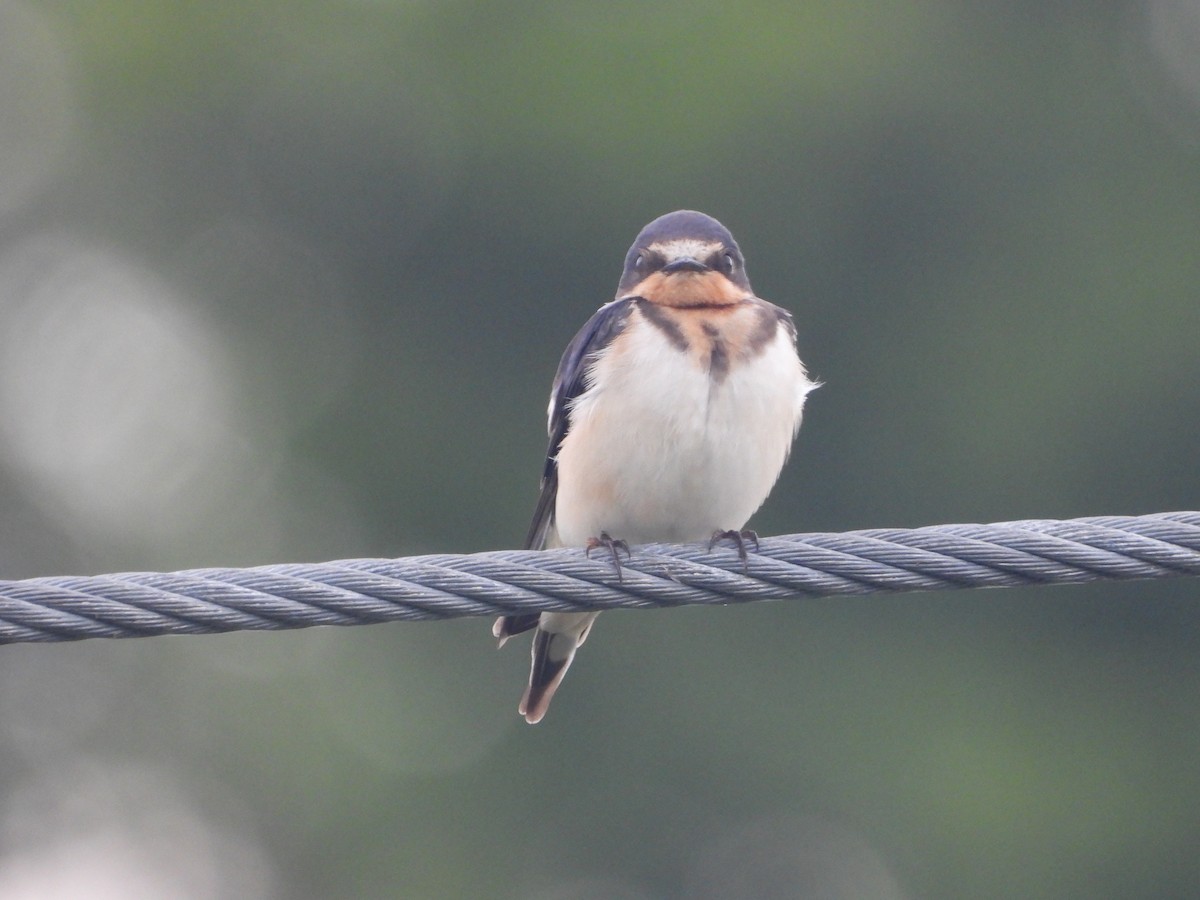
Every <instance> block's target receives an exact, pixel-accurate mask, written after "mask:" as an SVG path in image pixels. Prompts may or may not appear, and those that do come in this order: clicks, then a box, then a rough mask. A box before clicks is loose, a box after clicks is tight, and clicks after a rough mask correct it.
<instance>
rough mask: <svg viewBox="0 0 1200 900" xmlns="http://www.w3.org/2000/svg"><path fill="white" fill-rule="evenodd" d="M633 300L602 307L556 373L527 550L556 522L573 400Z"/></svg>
mask: <svg viewBox="0 0 1200 900" xmlns="http://www.w3.org/2000/svg"><path fill="white" fill-rule="evenodd" d="M633 303H634V301H633V299H632V298H625V299H622V300H613V301H612V302H611V303H606V304H605V305H604V306H602V307H600V308H599V309H598V310H596V312H595V314H594V315H593V316H592V317H591V318H590V319H588V320H587V322H586V324H584V326H583V327H582V328H581V329H579V333H578V334H577V335H575V337H574V338H572V340H571V343H569V344H567V349H566V350H565V351H563V355H562V360H561V361H560V362H559V364H558V372H557V374H555V376H554V387H552V388H551V389H550V428H549V431H550V445H549V447H547V449H546V466H545V468H544V469H543V470H542V493H541V496H540V497H538V503H537V508H536V509H535V510H534V513H533V522H532V523H530V525H529V535H528V536H527V537H526V538H525V549H526V550H540V549H542V548H543V547H545V545H546V538H547V536H548V535H549V534H550V529H551V528H552V527H553V525H554V501H555V500H556V499H557V497H558V459H557V457H558V448H559V447H561V446H562V442H563V438H565V437H566V436H567V429H568V428H569V427H570V416H569V414H568V413H569V406H570V403H571V401H572V400H574V399H575V398H576V397H578V396H579V395H580V394H582V393H583V392H584V391H585V390H587V384H586V376H587V370H588V367H589V366H590V365H591V363H592V361H593V360H594V359H595V358H596V354H598V353H599V352H600V351H601V350H603V349H604V348H605V347H607V346H608V345H609V343H611V342H612V339H613V338H614V337H616V336H617V335H618V334H620V333H621V330H622V329H623V328H624V327H625V323H626V322H628V321H629V311H630V309H631V308H632V307H633Z"/></svg>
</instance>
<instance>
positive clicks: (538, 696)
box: [518, 613, 598, 725]
mask: <svg viewBox="0 0 1200 900" xmlns="http://www.w3.org/2000/svg"><path fill="white" fill-rule="evenodd" d="M597 615H598V613H543V614H542V616H541V621H540V622H539V623H538V627H537V631H535V632H534V634H533V648H532V651H531V655H532V657H533V661H532V665H531V666H530V669H529V686H528V687H527V688H525V694H524V696H523V697H521V704H520V706H519V707H518V711H519V712H520V713H521V715H523V716H524V717H525V721H526V722H528V723H529V724H530V725H536V724H537V723H538V722H540V721H541V720H542V717H543V716H545V715H546V710H547V709H549V707H550V701H551V699H553V697H554V692H555V691H557V690H558V686H559V685H560V684H562V680H563V676H564V675H566V674H567V669H569V668H570V666H571V661H572V660H573V659H574V658H575V651H576V650H577V649H578V648H579V647H580V646H582V644H583V642H584V641H586V640H587V636H588V633H589V632H590V631H591V629H592V623H593V622H594V621H595V620H596V616H597Z"/></svg>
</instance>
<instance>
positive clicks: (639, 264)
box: [633, 253, 646, 272]
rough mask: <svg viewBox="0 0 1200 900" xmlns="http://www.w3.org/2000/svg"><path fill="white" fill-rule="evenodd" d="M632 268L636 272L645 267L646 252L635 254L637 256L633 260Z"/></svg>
mask: <svg viewBox="0 0 1200 900" xmlns="http://www.w3.org/2000/svg"><path fill="white" fill-rule="evenodd" d="M633 268H634V269H635V270H636V271H638V272H640V271H642V270H643V269H645V268H646V254H645V253H639V254H638V255H637V257H636V258H635V259H634V261H633Z"/></svg>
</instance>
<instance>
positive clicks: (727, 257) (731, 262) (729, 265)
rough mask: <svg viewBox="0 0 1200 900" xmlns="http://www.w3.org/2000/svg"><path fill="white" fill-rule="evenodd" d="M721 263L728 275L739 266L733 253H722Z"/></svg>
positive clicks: (722, 268) (722, 269) (723, 270)
mask: <svg viewBox="0 0 1200 900" xmlns="http://www.w3.org/2000/svg"><path fill="white" fill-rule="evenodd" d="M719 265H720V266H721V271H722V272H724V273H725V274H726V275H732V274H733V272H734V270H735V269H736V268H737V259H736V258H735V257H734V255H733V254H732V253H722V254H721V259H720V263H719Z"/></svg>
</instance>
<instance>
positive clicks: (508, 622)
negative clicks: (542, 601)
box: [492, 613, 541, 649]
mask: <svg viewBox="0 0 1200 900" xmlns="http://www.w3.org/2000/svg"><path fill="white" fill-rule="evenodd" d="M540 618H541V615H540V614H539V613H530V614H527V615H523V616H501V617H500V618H498V619H497V620H496V623H495V624H494V625H493V626H492V637H494V638H495V639H496V641H497V644H496V648H497V649H499V648H500V647H503V646H504V642H505V641H507V640H508V639H509V638H510V637H512V636H513V635H515V634H521V633H522V632H525V631H528V630H529V629H530V628H535V627H537V623H538V619H540Z"/></svg>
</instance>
